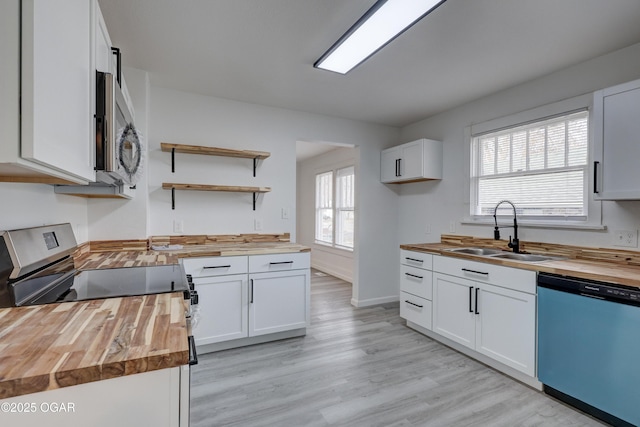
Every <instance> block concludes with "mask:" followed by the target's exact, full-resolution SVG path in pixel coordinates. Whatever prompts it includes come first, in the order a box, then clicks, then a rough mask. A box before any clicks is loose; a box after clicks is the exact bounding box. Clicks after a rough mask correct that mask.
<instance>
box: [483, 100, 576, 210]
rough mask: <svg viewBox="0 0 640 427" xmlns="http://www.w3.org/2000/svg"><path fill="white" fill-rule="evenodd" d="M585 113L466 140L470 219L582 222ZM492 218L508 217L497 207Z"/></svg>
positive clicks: (566, 115) (484, 134)
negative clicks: (514, 212)
mask: <svg viewBox="0 0 640 427" xmlns="http://www.w3.org/2000/svg"><path fill="white" fill-rule="evenodd" d="M588 127H589V124H588V111H579V112H574V113H570V114H565V115H562V116H556V117H553V118H550V119H545V120H541V121H536V122H533V123H528V124H525V125H521V126H515V127H510V128H506V129H501V130H498V131H494V132H490V133H483V134H478V135H473V136H472V144H471V146H472V147H471V150H472V153H471V159H472V161H471V162H472V163H471V164H472V168H471V170H472V171H471V215H472V216H475V217H483V216H493V210H494V208H495V206H496V204H497V203H498V202H500V201H501V200H505V199H506V200H510V201H511V202H513V203H514V204H515V206H516V208H517V213H518V217H522V218H524V219H527V218H528V219H537V220H546V221H549V220H551V221H553V220H556V221H557V220H564V221H566V220H569V221H586V219H587V204H588V197H587V194H588V182H587V176H588V175H587V174H588V163H587V162H588V158H587V157H588V140H589V135H588ZM498 214H504V215H510V214H511V206H509V205H506V204H505V205H502V206H501V207H500V208H499V209H498Z"/></svg>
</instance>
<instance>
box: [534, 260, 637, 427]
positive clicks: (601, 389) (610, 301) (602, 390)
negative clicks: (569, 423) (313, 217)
mask: <svg viewBox="0 0 640 427" xmlns="http://www.w3.org/2000/svg"><path fill="white" fill-rule="evenodd" d="M538 379H539V380H540V382H542V383H543V384H544V391H545V392H546V393H547V394H549V395H551V396H554V397H556V398H558V399H560V400H562V401H564V402H566V403H569V404H570V405H573V406H575V407H577V408H579V409H581V410H583V411H585V412H587V413H590V414H591V415H593V416H595V417H597V418H600V419H602V420H603V421H606V422H608V423H609V424H612V425H615V426H637V425H640V289H639V288H633V287H627V286H619V285H612V284H609V283H602V282H596V281H591V280H584V279H576V278H571V277H564V276H558V275H552V274H546V273H540V274H539V275H538Z"/></svg>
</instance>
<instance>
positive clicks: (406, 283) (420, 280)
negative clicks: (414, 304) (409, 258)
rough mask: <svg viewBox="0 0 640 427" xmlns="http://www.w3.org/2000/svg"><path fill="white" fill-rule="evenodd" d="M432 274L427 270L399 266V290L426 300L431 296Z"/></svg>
mask: <svg viewBox="0 0 640 427" xmlns="http://www.w3.org/2000/svg"><path fill="white" fill-rule="evenodd" d="M432 276H433V274H432V273H431V271H429V270H422V269H420V268H415V267H409V266H408V265H401V266H400V290H401V291H403V292H408V293H410V294H413V295H415V296H418V297H422V298H425V299H428V300H431V299H432V294H433V278H432Z"/></svg>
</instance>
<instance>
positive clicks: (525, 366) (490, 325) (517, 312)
mask: <svg viewBox="0 0 640 427" xmlns="http://www.w3.org/2000/svg"><path fill="white" fill-rule="evenodd" d="M479 286H480V294H479V297H478V306H477V307H476V311H477V312H478V315H477V323H476V350H477V351H479V352H480V353H482V354H485V355H487V356H489V357H491V358H493V359H495V360H497V361H499V362H502V363H504V364H505V365H507V366H511V367H512V368H514V369H517V370H519V371H521V372H524V373H525V374H527V375H530V376H532V377H533V376H535V351H536V297H535V295H531V294H527V293H524V292H517V291H513V290H510V289H504V288H501V287H498V286H492V285H489V284H486V283H483V284H481V285H479ZM474 292H475V290H474Z"/></svg>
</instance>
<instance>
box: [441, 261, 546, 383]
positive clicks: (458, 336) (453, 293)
mask: <svg viewBox="0 0 640 427" xmlns="http://www.w3.org/2000/svg"><path fill="white" fill-rule="evenodd" d="M441 261H442V262H441ZM446 273H449V274H446ZM510 273H513V274H510ZM461 275H465V276H474V275H475V276H478V277H477V280H472V279H470V278H468V277H460V276H461ZM494 276H495V278H496V280H497V282H498V283H499V284H500V286H496V285H495V284H493V283H489V282H490V281H491V279H492V277H494ZM509 277H512V278H513V279H514V280H517V281H514V283H513V284H508V280H507V279H508V278H509ZM535 277H536V274H535V272H533V271H524V270H519V269H514V268H510V267H502V266H496V265H488V264H487V265H483V264H482V263H477V262H469V261H466V260H462V259H451V258H445V257H434V273H433V331H434V332H435V333H437V334H439V335H441V336H443V337H446V338H448V339H450V340H451V341H454V342H456V343H459V344H462V345H463V346H465V347H468V348H470V349H473V350H475V351H477V352H478V353H481V354H483V355H485V356H488V357H490V358H492V359H494V360H496V361H498V362H500V363H502V364H504V365H507V366H509V367H511V368H513V369H516V370H518V371H520V372H522V373H524V374H526V375H528V376H531V377H534V376H535V373H536V372H535V365H536V357H535V356H536V347H535V343H536V295H535ZM516 289H517V290H516ZM523 290H527V291H523Z"/></svg>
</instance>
